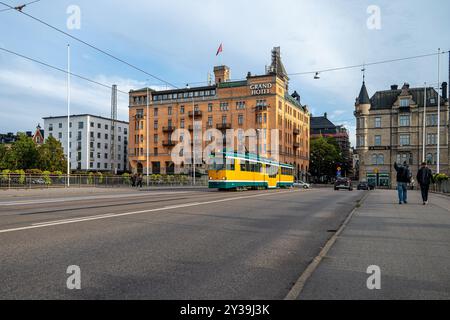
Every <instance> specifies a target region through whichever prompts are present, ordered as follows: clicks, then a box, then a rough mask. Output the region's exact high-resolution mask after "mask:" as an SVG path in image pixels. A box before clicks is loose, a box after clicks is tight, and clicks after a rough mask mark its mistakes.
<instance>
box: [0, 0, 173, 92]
mask: <svg viewBox="0 0 450 320" xmlns="http://www.w3.org/2000/svg"><path fill="white" fill-rule="evenodd" d="M0 4H3V5H4V6H6V7H8V8H10V9H15V8H14V7H12V6H10V5H9V4H7V3H4V2H3V1H0ZM16 11H18V12H20V13H21V14H23V15H25V16H27V17H29V18H31V19H33V20H35V21H37V22H39V23H41V24H43V25H45V26H47V27H49V28H51V29H53V30H55V31H58V32H60V33H62V34H64V35H66V36H67V37H69V38H72V39H73V40H75V41H78V42H80V43H82V44H84V45H86V46H88V47H90V48H92V49H94V50H96V51H98V52H100V53H103V54H104V55H106V56H108V57H110V58H112V59H114V60H116V61H119V62H121V63H123V64H125V65H127V66H129V67H131V68H133V69H135V70H137V71H140V72H142V73H144V74H146V75H148V76H150V77H152V78H153V79H156V80H158V81H160V82H162V83H165V84H167V85H169V86H171V87H173V88H177V86H175V85H173V84H171V83H170V82H168V81H166V80H164V79H161V78H159V77H158V76H155V75H153V74H151V73H149V72H147V71H145V70H143V69H141V68H139V67H137V66H135V65H133V64H131V63H129V62H127V61H125V60H123V59H121V58H119V57H116V56H114V55H113V54H111V53H109V52H106V51H105V50H103V49H100V48H98V47H96V46H94V45H92V44H90V43H88V42H86V41H84V40H82V39H80V38H77V37H75V36H73V35H71V34H70V33H67V32H65V31H63V30H61V29H59V28H57V27H55V26H52V25H51V24H49V23H47V22H45V21H43V20H41V19H39V18H36V17H34V16H32V15H30V14H28V13H26V12H23V11H19V10H16Z"/></svg>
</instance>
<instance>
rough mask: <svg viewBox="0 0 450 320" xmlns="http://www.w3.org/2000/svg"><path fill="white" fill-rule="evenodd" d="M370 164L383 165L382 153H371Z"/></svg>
mask: <svg viewBox="0 0 450 320" xmlns="http://www.w3.org/2000/svg"><path fill="white" fill-rule="evenodd" d="M372 165H384V155H383V154H373V155H372Z"/></svg>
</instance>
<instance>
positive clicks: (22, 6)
mask: <svg viewBox="0 0 450 320" xmlns="http://www.w3.org/2000/svg"><path fill="white" fill-rule="evenodd" d="M39 1H41V0H34V1H31V2H28V3H24V4H23V5H21V6H17V7H12V8H6V9H2V10H0V13H1V12H5V11H10V10H18V11H21V10H22V9H23V8H25V7H26V6H29V5H30V4H33V3H36V2H39ZM19 9H20V10H19Z"/></svg>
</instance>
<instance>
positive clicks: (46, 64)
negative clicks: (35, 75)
mask: <svg viewBox="0 0 450 320" xmlns="http://www.w3.org/2000/svg"><path fill="white" fill-rule="evenodd" d="M0 50H2V51H4V52H7V53H10V54H12V55H15V56H18V57H20V58H23V59H26V60H29V61H32V62H35V63H38V64H40V65H43V66H45V67H47V68H51V69H54V70H57V71H60V72H63V73H65V74H70V75H71V76H74V77H77V78H79V79H82V80H85V81H88V82H91V83H94V84H97V85H99V86H102V87H105V88H108V89H111V88H112V85H107V84H104V83H101V82H98V81H95V80H92V79H89V78H87V77H84V76H81V75H79V74H76V73H73V72H68V71H67V70H64V69H61V68H58V67H55V66H52V65H50V64H48V63H45V62H42V61H39V60H36V59H33V58H30V57H27V56H25V55H23V54H20V53H17V52H14V51H11V50H8V49H5V48H2V47H0ZM117 92H120V93H123V94H126V95H127V96H128V95H129V93H128V92H125V91H121V90H117Z"/></svg>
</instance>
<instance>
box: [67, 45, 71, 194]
mask: <svg viewBox="0 0 450 320" xmlns="http://www.w3.org/2000/svg"><path fill="white" fill-rule="evenodd" d="M69 187H70V44H68V45H67V188H69Z"/></svg>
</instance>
